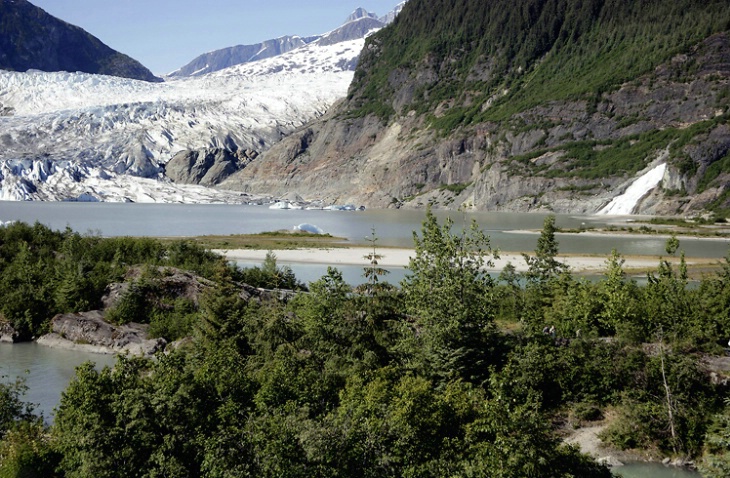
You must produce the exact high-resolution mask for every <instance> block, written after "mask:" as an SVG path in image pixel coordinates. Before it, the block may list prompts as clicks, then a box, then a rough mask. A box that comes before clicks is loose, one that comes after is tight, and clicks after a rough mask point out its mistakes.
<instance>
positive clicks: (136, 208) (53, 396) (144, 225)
mask: <svg viewBox="0 0 730 478" xmlns="http://www.w3.org/2000/svg"><path fill="white" fill-rule="evenodd" d="M424 215H425V213H424V212H423V211H404V210H366V211H357V212H347V211H321V210H315V211H307V210H271V209H269V208H268V207H266V206H249V205H183V204H109V203H63V202H54V203H48V202H0V221H3V222H7V221H24V222H28V223H33V222H36V221H38V222H40V223H42V224H45V225H48V226H50V227H51V228H53V229H64V228H66V227H70V228H72V229H74V230H76V231H79V232H81V233H91V234H99V235H102V236H160V237H186V236H197V235H206V234H216V235H226V234H248V233H258V232H265V231H275V230H281V229H292V228H293V227H294V226H297V225H299V224H303V223H307V224H313V225H316V226H317V227H319V228H321V229H322V230H323V231H325V232H327V233H329V234H331V235H333V236H338V237H343V238H345V239H346V240H347V241H348V243H352V244H363V243H365V242H366V241H365V238H366V237H369V236H370V235H371V232H372V230H373V229H374V230H375V232H376V234H377V236H378V238H379V242H378V243H379V244H381V245H383V246H398V247H411V246H412V245H413V231H418V230H420V227H421V222H422V221H423V219H424ZM436 215H437V217H439V219H441V220H443V219H445V218H446V217H451V218H452V219H453V220H454V221H455V223H456V225H457V226H459V225H461V224H464V223H465V222H468V221H471V220H472V219H474V220H476V221H477V223H478V224H479V226H480V227H481V228H482V229H483V230H484V231H485V232H486V233H487V235H488V236H489V237H490V239H491V242H492V246H493V247H496V248H499V249H500V250H502V251H506V252H520V251H531V250H534V248H535V245H536V241H537V237H538V234H537V233H536V232H535V231H539V229H540V228H541V227H542V222H543V220H544V218H545V215H543V214H513V213H468V214H464V213H457V212H450V213H447V212H442V211H437V212H436ZM632 221H633V218H626V217H610V216H577V215H558V216H557V218H556V224H557V225H558V226H559V227H561V228H575V229H578V228H581V227H600V226H606V225H616V226H619V227H624V226H630V225H631V222H632ZM529 231H532V232H529ZM557 238H558V240H559V243H560V251H561V252H565V253H579V254H598V255H605V256H608V255H609V254H610V252H611V250H612V249H614V248H615V249H617V250H618V251H619V252H620V253H622V254H624V255H654V256H658V255H661V254H663V253H664V245H665V241H666V238H664V237H657V236H622V237H615V236H605V235H589V234H585V233H584V234H559V235H558V237H557ZM680 241H681V246H680V248H681V249H682V250H684V251H685V253H686V255H687V256H688V257H710V258H717V259H718V261H719V260H721V259H722V258H723V257H725V256H726V254H727V253H728V245H729V244H730V242H729V241H727V240H709V241H707V240H705V241H699V240H694V239H687V238H680ZM363 265H365V263H364V262H363ZM298 267H299V268H300V269H299V271H302V270H304V269H302V267H309V270H308V271H307V273H306V274H305V276H306V277H302V278H300V279H303V280H305V281H309V280H313V279H315V278H317V277H319V276H321V273H323V271H324V270H325V269H326V265H325V264H323V265H321V266H316V265H315V266H311V265H310V266H298ZM347 269H348V270H347V271H346V275H347V277H346V279H349V281H350V282H356V280H357V278H358V276H359V274H360V273H361V270H362V269H361V268H358V267H354V266H350V267H348V268H347ZM295 272H298V271H297V270H295ZM402 274H403V271H402V270H397V271H394V273H393V276H395V277H389V278H388V279H389V280H390V281H391V282H398V281H399V280H400V277H401V276H402ZM86 360H93V361H94V362H96V363H97V364H98V366H104V365H110V364H113V363H114V358H113V357H111V356H104V355H94V354H85V353H80V352H70V351H66V350H57V349H49V348H45V347H42V346H39V345H37V344H16V345H7V344H0V376H3V380H8V379H14V378H15V377H17V376H21V377H24V378H25V381H26V384H27V385H28V388H29V390H28V393H27V395H26V397H25V399H26V400H27V401H30V402H31V403H36V404H38V409H39V410H40V411H42V412H43V413H44V416H45V417H46V418H47V419H52V413H53V412H52V410H53V408H54V407H55V406H56V404H57V403H58V400H59V398H60V394H61V391H62V390H63V388H65V387H66V385H67V384H68V383H69V381H70V380H71V378H72V377H73V374H74V368H75V367H76V366H78V365H79V364H81V363H82V362H84V361H86ZM615 471H616V472H617V473H621V474H622V475H623V476H624V477H625V478H649V477H652V478H653V477H656V478H690V477H697V476H699V475H697V474H694V473H689V472H685V471H683V470H675V469H672V468H667V467H664V466H662V465H657V464H631V465H629V466H626V467H621V468H619V469H616V470H615Z"/></svg>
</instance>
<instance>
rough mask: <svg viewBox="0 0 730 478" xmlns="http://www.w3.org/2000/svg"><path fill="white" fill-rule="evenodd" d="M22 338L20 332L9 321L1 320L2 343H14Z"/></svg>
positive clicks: (0, 341) (0, 336) (0, 340)
mask: <svg viewBox="0 0 730 478" xmlns="http://www.w3.org/2000/svg"><path fill="white" fill-rule="evenodd" d="M19 339H20V334H18V332H17V331H16V330H15V329H14V328H13V326H12V325H10V324H9V323H7V322H5V321H3V320H0V343H8V344H12V343H15V342H17V341H18V340H19Z"/></svg>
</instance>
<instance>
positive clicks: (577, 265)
mask: <svg viewBox="0 0 730 478" xmlns="http://www.w3.org/2000/svg"><path fill="white" fill-rule="evenodd" d="M213 252H215V253H217V254H220V255H222V256H224V257H225V258H226V259H228V260H229V261H242V262H263V260H264V259H265V258H266V254H267V253H268V250H263V249H229V250H224V249H214V250H213ZM273 252H274V254H275V255H276V259H277V261H278V262H281V263H293V264H323V265H331V266H338V265H343V266H344V265H347V266H353V265H354V266H358V265H359V266H363V267H367V265H368V261H367V259H366V258H365V256H366V255H367V254H371V253H372V252H373V249H372V247H364V246H353V247H344V248H336V249H318V248H305V249H280V250H274V251H273ZM376 252H377V253H378V254H380V255H382V256H383V257H382V258H381V259H380V260H379V261H378V265H379V266H380V267H406V266H407V265H408V263H409V260H410V258H411V257H412V256H414V255H415V250H414V249H406V248H379V249H377V251H376ZM622 258H623V259H624V261H625V262H624V264H623V268H624V269H625V270H632V269H642V270H643V269H654V268H656V267H657V265H658V264H659V256H622ZM557 259H558V260H559V261H562V262H564V263H566V264H567V265H568V267H570V269H571V271H573V272H577V273H583V272H601V271H605V270H606V267H607V262H608V259H609V257H608V256H605V257H604V256H593V255H580V254H560V255H558V257H557ZM664 259H665V260H668V261H669V262H670V263H671V264H679V258H678V257H668V258H667V257H665V258H664ZM685 261H686V263H687V265H688V266H690V267H717V266H718V264H719V263H720V259H717V258H695V257H692V258H686V259H685ZM493 262H494V266H493V267H487V268H486V270H488V271H490V272H500V271H502V270H503V269H504V267H505V266H506V265H507V263H512V265H513V266H514V267H515V269H516V270H517V271H518V272H525V271H527V264H526V263H525V259H524V257H523V256H522V254H521V253H517V252H505V253H502V254H499V259H494V260H493Z"/></svg>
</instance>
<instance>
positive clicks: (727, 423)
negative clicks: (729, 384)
mask: <svg viewBox="0 0 730 478" xmlns="http://www.w3.org/2000/svg"><path fill="white" fill-rule="evenodd" d="M725 401H726V407H725V409H724V410H723V411H722V412H720V413H718V414H717V415H715V416H714V417H713V419H712V422H711V423H710V425H709V427H708V429H707V437H706V448H705V455H704V459H703V461H702V462H701V463H700V471H701V472H702V476H705V477H706V478H721V477H724V476H728V475H730V400H728V399H727V398H726V399H725Z"/></svg>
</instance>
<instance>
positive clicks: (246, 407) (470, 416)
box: [0, 210, 730, 478]
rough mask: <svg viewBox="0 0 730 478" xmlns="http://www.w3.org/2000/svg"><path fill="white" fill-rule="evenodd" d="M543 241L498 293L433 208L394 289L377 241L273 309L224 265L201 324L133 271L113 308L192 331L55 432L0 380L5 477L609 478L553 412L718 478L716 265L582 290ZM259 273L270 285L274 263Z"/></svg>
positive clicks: (548, 225) (477, 244)
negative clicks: (682, 459) (352, 282)
mask: <svg viewBox="0 0 730 478" xmlns="http://www.w3.org/2000/svg"><path fill="white" fill-rule="evenodd" d="M22 231H25V232H27V231H26V230H25V229H22V230H21V232H22ZM43 231H44V230H43V229H38V230H37V232H40V233H43ZM556 231H557V229H556V226H555V218H554V217H552V216H550V217H548V218H546V220H545V224H544V227H543V231H542V233H541V235H540V238H539V240H538V245H537V248H536V251H535V254H534V255H532V256H529V257H528V258H527V261H528V266H529V270H528V272H527V273H526V274H525V275H522V274H518V273H517V271H516V270H515V268H514V267H507V268H506V269H505V270H504V271H503V273H502V274H501V275H500V276H499V278H498V279H497V280H495V279H493V278H491V277H490V276H489V275H488V274H487V273H486V271H485V266H486V265H487V264H489V262H490V260H491V258H492V257H494V256H495V253H494V251H492V249H491V246H490V243H489V240H488V238H487V237H486V236H485V235H484V233H483V232H482V231H481V230H479V229H478V228H477V227H476V225H475V224H472V225H471V226H470V227H468V226H467V227H465V228H464V229H463V230H454V225H453V223H452V222H451V221H450V220H447V221H445V222H444V223H443V224H439V222H438V221H437V220H436V218H435V217H434V215H433V213H432V212H431V211H430V210H429V211H428V212H427V214H426V220H425V221H424V224H423V227H422V230H421V231H420V234H415V235H414V241H415V249H416V252H415V255H414V257H413V258H412V260H411V262H410V265H409V269H410V275H408V276H407V278H406V279H405V280H404V281H403V283H402V284H401V289H400V290H398V289H395V288H393V287H392V286H389V285H388V284H387V283H385V282H384V281H382V280H381V279H382V278H383V276H384V275H385V274H383V271H382V270H381V268H380V266H379V262H380V261H381V259H382V257H381V254H380V253H379V251H378V250H377V248H376V247H375V243H376V239H377V238H376V237H375V234H374V233H373V236H372V244H373V250H372V253H369V254H368V255H367V256H366V257H365V262H366V264H365V269H364V282H365V283H364V284H362V285H361V286H359V287H356V288H354V289H353V288H352V287H350V286H349V285H348V284H346V283H345V281H344V280H343V278H342V274H341V273H340V272H339V271H337V270H336V269H333V268H330V269H329V270H328V272H327V274H326V275H325V276H323V277H322V278H321V279H320V280H318V281H315V282H313V283H312V284H311V286H310V291H309V292H306V293H304V292H302V293H298V294H295V295H293V296H292V297H289V298H287V299H279V298H278V297H277V296H276V295H273V294H272V295H269V296H267V295H266V294H264V295H262V296H261V297H258V298H257V299H256V300H248V299H247V298H246V295H245V293H243V292H242V290H241V288H240V284H237V282H236V280H237V279H238V275H237V274H238V273H237V272H236V271H231V270H230V269H228V268H226V267H221V266H220V264H219V263H215V262H212V263H208V262H206V261H197V260H192V262H189V264H192V265H193V266H195V267H200V268H202V269H205V270H208V271H209V272H208V273H210V274H211V276H210V277H211V280H212V282H211V284H210V285H209V287H208V288H207V289H206V290H205V292H203V293H202V295H201V297H200V300H199V306H198V308H197V309H196V308H195V307H194V306H193V304H191V303H190V302H186V301H185V300H183V299H179V300H175V301H173V302H167V300H168V299H169V297H167V296H165V295H164V294H162V295H160V293H159V292H160V291H159V290H158V289H159V288H160V287H162V285H161V284H162V283H161V282H159V279H160V278H161V277H163V276H164V274H165V272H164V268H160V267H157V266H155V267H151V266H150V267H148V268H147V269H146V272H144V273H143V274H142V275H141V277H140V278H139V280H138V282H137V283H136V286H135V287H130V291H133V292H128V293H129V297H127V298H123V299H122V301H121V302H120V306H118V307H120V308H121V311H122V312H123V313H121V312H120V315H123V316H125V317H126V316H129V317H131V316H134V317H140V316H141V317H147V318H148V319H149V320H150V322H151V327H152V328H157V329H159V330H161V331H162V332H160V334H162V335H165V336H168V335H169V336H174V335H178V336H179V335H182V334H185V335H187V336H190V339H189V340H188V341H187V343H186V345H184V346H182V347H181V348H179V349H177V350H174V351H171V352H170V353H168V354H161V355H159V356H157V357H155V359H154V360H147V359H141V358H128V357H120V359H119V362H118V364H117V365H116V367H115V368H114V369H110V368H106V369H103V370H101V371H97V370H95V369H94V368H93V367H92V366H91V365H90V364H85V365H83V366H81V367H80V368H79V369H78V370H77V374H76V378H75V380H74V381H73V382H72V383H71V384H70V386H69V387H68V389H67V390H66V391H65V392H64V394H63V397H62V399H61V403H60V405H59V407H58V410H57V413H56V420H55V423H54V425H53V426H52V427H51V428H50V429H46V428H44V427H43V425H42V422H40V421H38V420H37V419H36V418H35V417H33V415H32V413H31V411H32V410H31V409H30V408H28V407H27V406H26V405H24V404H23V403H22V402H21V401H20V398H19V397H20V392H22V386H21V385H20V384H11V385H5V386H0V425H2V426H1V427H0V431H1V432H2V435H1V436H0V461H2V464H0V476H18V475H20V474H21V473H30V474H31V475H30V476H34V475H33V473H36V475H35V476H53V473H57V474H58V476H64V477H68V478H73V477H84V478H87V477H89V478H90V477H105V476H114V477H127V476H129V477H140V476H141V477H150V478H152V477H159V476H179V477H194V476H210V477H225V478H233V477H235V476H257V477H272V478H273V477H281V476H291V477H311V476H318V477H332V478H340V477H342V478H345V477H353V476H355V477H373V478H374V477H403V476H410V477H442V476H494V477H504V478H508V477H515V476H517V477H521V476H529V477H538V476H556V477H564V478H568V477H570V476H581V477H601V478H604V477H605V478H608V477H609V476H610V474H609V472H608V470H607V469H606V468H605V467H603V466H599V465H597V464H596V463H594V462H593V460H592V459H591V458H589V457H585V456H582V455H580V454H579V453H578V452H577V450H575V449H573V448H570V447H565V446H563V445H561V444H560V442H559V439H558V438H557V437H556V434H555V433H554V429H553V427H554V423H557V422H560V421H561V420H562V419H564V418H566V415H567V418H568V422H569V423H576V422H582V421H589V420H594V419H598V418H600V417H601V416H603V417H606V418H607V419H609V420H611V424H610V426H609V427H608V429H607V432H606V436H605V439H606V440H609V441H611V442H613V443H614V444H617V445H619V446H621V447H637V446H638V447H646V448H650V449H653V450H658V451H660V452H663V453H672V454H675V453H676V454H682V455H690V456H698V455H699V454H700V453H702V452H703V451H704V453H705V456H706V459H705V466H706V467H707V469H708V470H714V471H710V472H709V473H713V472H714V473H715V475H714V476H722V470H725V469H726V468H723V467H726V461H727V460H726V455H727V448H728V447H727V446H726V445H727V441H728V440H727V437H726V436H725V435H726V434H725V433H724V432H725V428H727V425H726V422H727V420H726V415H727V407H726V404H724V403H723V402H722V401H721V397H723V396H724V395H725V394H726V393H727V389H726V388H724V387H722V386H715V385H712V384H711V383H710V382H709V381H708V380H707V377H706V375H705V372H704V371H703V368H702V367H701V366H700V361H699V357H700V355H699V354H696V352H697V351H703V352H718V351H719V350H721V349H720V348H719V347H720V345H721V344H722V345H724V343H726V340H727V336H726V334H727V330H730V323H729V322H728V320H729V319H728V317H730V313H729V311H730V256H728V259H727V260H726V264H725V267H724V268H723V270H722V271H721V272H720V274H717V275H716V276H714V277H707V278H705V279H703V280H702V281H701V282H700V284H698V285H697V287H688V283H687V278H686V274H685V272H684V271H683V268H682V266H681V263H680V267H679V268H677V270H675V269H674V268H673V267H674V266H672V265H670V264H669V263H668V262H667V261H664V260H662V261H661V262H660V263H659V265H658V266H657V269H656V271H655V272H652V273H651V274H650V275H649V281H648V283H647V284H646V285H638V284H637V283H636V282H634V281H632V280H629V279H628V278H627V277H626V275H625V273H624V271H623V259H622V258H621V256H620V255H619V254H618V252H615V251H614V252H613V254H612V255H611V256H610V257H609V258H608V259H607V261H606V272H605V275H604V277H603V278H602V279H601V280H598V281H593V282H589V281H585V280H580V279H576V278H574V277H572V275H571V274H570V272H569V271H568V270H567V269H566V268H565V266H564V265H563V264H561V263H560V262H559V261H558V260H557V254H558V244H557V241H556V238H555V234H556ZM0 233H1V232H0ZM47 240H48V241H49V243H52V242H53V241H57V242H56V243H55V246H54V247H53V248H48V250H49V251H51V250H54V251H55V250H59V249H61V248H63V247H65V248H66V249H65V250H70V251H73V250H75V247H76V246H74V244H73V241H70V240H69V241H70V242H69V243H66V242H65V241H67V240H68V239H67V238H65V237H58V238H57V237H56V236H54V235H50V236H49V237H48V238H47ZM74 240H80V241H81V242H80V243H83V241H84V240H85V238H78V239H74ZM94 241H97V243H98V247H103V248H108V251H107V252H109V251H114V252H113V254H111V255H107V257H111V259H110V261H111V264H121V263H122V262H123V258H124V257H131V256H133V254H132V253H131V252H130V249H134V248H137V249H138V250H139V249H147V252H146V253H145V255H147V257H150V256H151V255H154V256H155V257H156V259H154V260H151V261H150V262H153V263H155V262H157V263H158V264H159V263H160V262H162V263H164V262H165V261H167V260H168V258H169V257H172V256H174V254H168V253H167V252H165V251H166V249H165V248H164V247H162V246H160V247H159V248H158V245H157V243H156V242H149V243H144V242H140V243H137V242H134V241H121V242H119V243H117V244H116V245H115V246H114V247H111V245H110V244H109V243H108V242H107V241H106V240H102V239H99V238H95V239H94ZM28 244H32V247H29V246H28ZM121 244H124V247H123V248H121V247H118V246H120V245H121ZM0 247H8V248H15V251H16V253H15V254H14V255H12V256H11V255H9V256H5V255H3V256H0V261H5V258H6V257H10V258H11V259H10V260H8V261H6V262H3V267H5V268H7V267H8V264H13V263H15V260H16V259H15V258H17V257H18V256H23V254H25V259H23V261H25V262H26V263H31V264H32V263H33V262H34V261H32V260H31V261H29V260H28V257H31V256H30V255H29V253H30V252H32V251H33V250H34V249H35V250H39V249H43V248H44V247H43V246H41V245H40V243H38V242H37V241H35V242H33V241H31V242H30V243H26V245H18V244H16V243H13V244H12V245H11V244H5V243H0ZM81 249H83V248H81ZM87 249H89V250H90V251H93V250H94V248H93V247H88V248H87ZM120 249H126V250H120ZM105 250H106V249H105ZM155 251H156V252H155ZM153 252H154V254H152V253H153ZM158 253H159V254H158ZM105 254H107V253H105ZM386 254H387V251H386ZM65 255H66V256H71V255H72V253H65ZM82 257H84V256H82ZM135 257H138V256H135ZM680 257H681V256H680ZM183 260H188V261H190V259H184V258H182V257H181V258H178V259H175V261H177V262H180V261H183ZM70 264H72V262H69V263H68V264H64V267H62V268H61V270H63V271H64V272H67V271H72V270H73V269H72V268H70V267H67V266H69V265H70ZM102 264H105V265H95V266H94V268H96V267H98V268H99V269H98V270H105V268H107V269H106V270H116V269H115V268H116V267H119V270H122V271H124V270H125V267H123V266H121V265H119V266H114V265H111V264H108V263H105V262H104V261H102ZM196 264H197V266H196ZM261 269H262V270H266V271H268V273H270V274H276V271H277V270H278V267H277V266H276V264H275V258H274V257H273V255H271V256H270V257H269V258H268V259H267V261H266V262H265V263H264V264H263V265H262V267H261ZM77 270H81V271H83V270H92V269H84V268H81V269H77ZM68 273H69V274H71V276H73V274H75V272H74V273H71V272H68ZM81 275H83V274H81ZM86 277H89V278H91V277H93V274H92V273H89V274H87V275H86ZM156 281H157V282H156ZM92 282H93V281H92ZM125 297H126V296H125ZM54 300H55V299H54ZM125 310H126V312H125ZM496 318H498V319H499V324H500V326H502V327H503V328H502V329H499V328H498V327H497V326H496V325H495V319H496ZM548 325H549V326H553V327H554V330H555V332H554V333H552V334H551V333H547V334H545V333H543V332H542V329H543V327H545V326H548ZM548 330H549V329H548ZM191 331H192V332H191ZM719 338H722V343H720V342H718V340H719ZM669 410H671V412H672V415H671V417H670V416H669V413H668V411H669ZM672 430H673V432H672ZM6 457H9V458H6ZM723 460H724V461H723ZM713 467H714V468H713ZM54 470H55V471H54ZM3 473H4V474H3ZM710 476H713V475H710Z"/></svg>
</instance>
